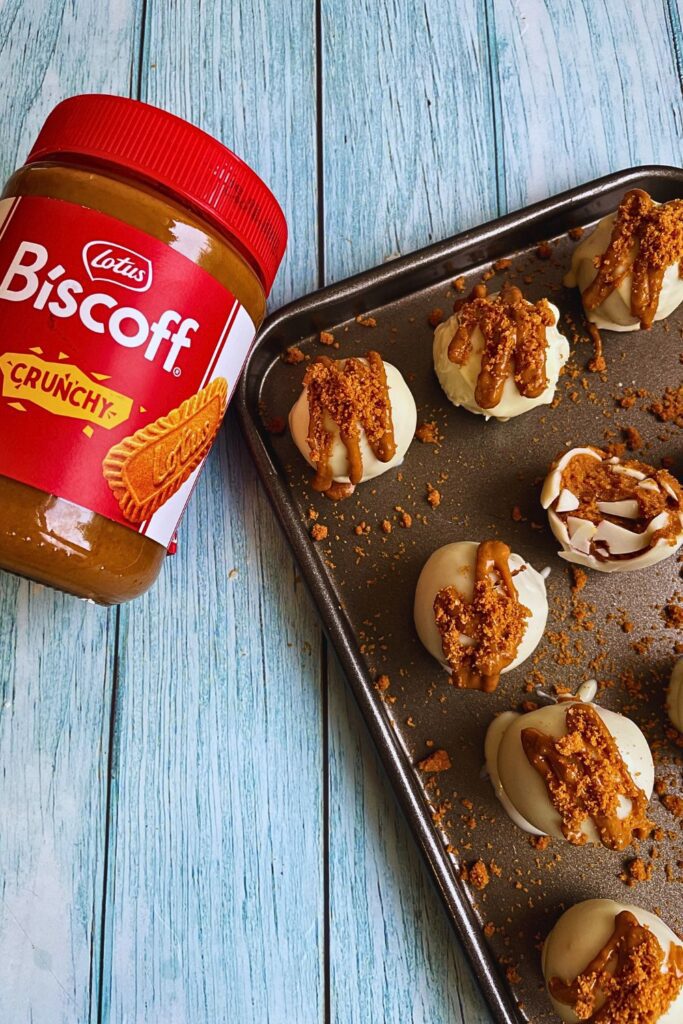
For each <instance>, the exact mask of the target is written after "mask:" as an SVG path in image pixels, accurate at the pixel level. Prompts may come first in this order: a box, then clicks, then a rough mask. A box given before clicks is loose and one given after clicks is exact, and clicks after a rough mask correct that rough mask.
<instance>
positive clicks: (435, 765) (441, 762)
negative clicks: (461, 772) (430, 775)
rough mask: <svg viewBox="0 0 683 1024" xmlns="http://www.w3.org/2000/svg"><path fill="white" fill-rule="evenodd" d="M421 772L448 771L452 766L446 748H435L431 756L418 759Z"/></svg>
mask: <svg viewBox="0 0 683 1024" xmlns="http://www.w3.org/2000/svg"><path fill="white" fill-rule="evenodd" d="M417 767H418V768H419V769H420V771H421V772H447V771H448V770H449V769H450V767H451V759H450V757H449V756H448V751H446V750H435V751H434V753H433V754H430V755H429V757H425V758H424V759H423V760H422V761H418V765H417Z"/></svg>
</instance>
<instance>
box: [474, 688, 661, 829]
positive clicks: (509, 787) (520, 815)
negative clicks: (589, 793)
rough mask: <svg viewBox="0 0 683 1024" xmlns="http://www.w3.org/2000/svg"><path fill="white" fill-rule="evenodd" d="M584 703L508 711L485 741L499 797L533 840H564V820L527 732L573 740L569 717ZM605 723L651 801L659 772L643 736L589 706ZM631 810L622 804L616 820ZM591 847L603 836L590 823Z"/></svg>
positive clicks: (622, 721) (625, 799) (620, 719)
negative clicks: (526, 741) (525, 740)
mask: <svg viewBox="0 0 683 1024" xmlns="http://www.w3.org/2000/svg"><path fill="white" fill-rule="evenodd" d="M581 703H582V702H581V701H575V700H571V701H563V702H560V703H558V704H551V705H548V706H546V707H541V708H538V709H537V710H536V711H530V712H529V713H528V714H524V715H521V714H516V713H515V712H512V711H508V712H505V713H504V714H503V715H499V716H498V717H497V718H494V720H493V722H492V723H491V725H490V726H489V729H488V733H487V736H486V744H485V754H486V768H487V771H488V775H489V777H490V779H491V782H492V784H493V788H494V791H495V793H496V796H497V797H498V799H499V800H500V802H501V804H502V805H503V807H504V809H505V811H506V813H507V814H508V816H509V817H510V818H511V819H512V820H513V821H514V823H515V824H516V825H518V826H519V828H521V829H524V831H525V832H530V833H531V834H533V835H548V836H552V837H553V838H555V839H565V835H564V833H563V831H562V817H561V815H560V813H559V811H558V810H557V809H556V807H555V805H554V804H553V802H552V800H551V798H550V796H549V794H548V790H547V787H546V784H545V781H544V779H543V778H542V777H541V775H540V774H539V773H538V771H536V769H535V768H534V767H533V765H532V764H531V762H530V761H529V759H528V757H527V755H526V753H525V751H524V747H523V745H522V731H523V730H525V729H535V730H538V731H539V732H541V733H544V734H545V735H546V736H549V737H551V738H552V739H560V737H562V736H566V735H567V734H568V729H567V712H568V710H569V709H570V708H571V707H572V706H576V705H581ZM584 706H585V707H590V708H592V709H593V710H594V711H595V712H596V714H597V715H599V717H600V718H601V719H602V722H603V723H604V725H605V726H606V728H607V730H608V732H609V733H610V735H611V736H612V739H613V740H614V743H615V744H616V746H617V748H618V750H619V753H620V755H621V758H622V760H623V762H624V764H625V766H626V768H627V769H628V772H629V775H630V776H631V779H632V780H633V782H634V783H635V785H636V786H637V787H638V788H639V789H641V790H642V791H643V792H644V793H645V796H646V797H647V799H648V800H649V799H650V797H651V796H652V789H653V786H654V778H655V770H654V764H653V761H652V754H651V752H650V748H649V746H648V744H647V740H646V739H645V737H644V736H643V734H642V732H641V731H640V729H639V728H638V726H637V725H636V724H635V722H632V721H631V720H630V719H629V718H625V717H624V716H623V715H618V714H617V713H616V712H614V711H608V710H606V709H605V708H600V707H598V706H597V705H595V704H588V703H587V704H585V705H584ZM631 810H632V801H631V799H630V798H628V797H626V796H621V797H620V798H619V809H618V811H617V818H618V819H620V820H624V819H625V818H627V817H628V816H629V815H630V813H631ZM581 832H582V834H583V835H584V836H585V837H586V841H587V842H589V843H594V844H600V842H601V840H600V836H599V834H598V831H597V829H596V827H595V824H594V822H593V821H592V819H591V818H589V817H586V818H585V819H584V821H583V824H582V827H581Z"/></svg>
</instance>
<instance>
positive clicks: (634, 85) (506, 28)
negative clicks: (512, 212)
mask: <svg viewBox="0 0 683 1024" xmlns="http://www.w3.org/2000/svg"><path fill="white" fill-rule="evenodd" d="M487 6H488V12H489V24H490V37H491V40H492V44H493V45H492V51H491V63H492V70H493V81H494V83H495V91H496V95H497V97H498V106H499V110H500V117H499V119H498V122H497V124H498V130H497V141H498V147H497V151H498V159H499V164H500V166H501V167H502V168H503V169H504V189H503V191H502V194H501V203H502V206H503V207H504V208H505V207H507V208H508V209H517V208H519V207H521V206H524V205H526V204H527V203H530V202H533V201H535V200H537V199H542V198H544V197H545V196H547V195H552V194H553V193H555V192H560V191H561V190H562V189H565V188H570V187H571V186H573V185H578V184H580V183H581V182H583V181H588V180H590V179H591V178H596V177H599V176H600V175H602V174H607V173H609V172H610V171H614V170H618V169H620V168H623V167H629V166H634V165H638V164H644V163H661V164H678V163H680V160H681V153H682V152H683V147H682V137H683V123H682V121H681V86H680V80H679V73H678V69H677V66H676V54H675V51H674V47H673V44H672V39H671V37H670V34H669V24H670V18H669V14H670V13H671V12H674V13H675V11H676V8H675V5H673V4H672V5H671V7H670V8H669V7H668V6H667V3H666V0H663V2H662V3H661V4H660V3H654V4H653V3H652V0H634V2H633V3H631V4H628V5H624V4H620V3H619V2H618V0H602V2H600V3H594V2H593V0H584V2H582V3H573V4H563V3H560V2H559V0H558V2H552V3H547V2H544V0H516V2H515V3H514V4H510V3H509V2H508V0H488V5H487ZM679 24H680V21H679Z"/></svg>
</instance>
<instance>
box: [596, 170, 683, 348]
mask: <svg viewBox="0 0 683 1024" xmlns="http://www.w3.org/2000/svg"><path fill="white" fill-rule="evenodd" d="M674 263H678V272H679V276H681V277H683V200H681V199H672V200H671V201H670V202H668V203H662V204H661V205H660V206H657V205H655V203H654V202H653V200H652V199H651V198H650V196H649V195H648V194H647V192H643V191H642V189H638V188H636V189H632V190H631V191H630V192H627V193H626V195H625V196H624V198H623V199H622V201H621V202H620V204H619V208H618V210H617V215H616V219H615V221H614V227H613V228H612V236H611V238H610V242H609V245H608V247H607V249H606V250H605V252H604V253H603V255H602V256H599V257H597V258H596V265H597V268H598V273H597V275H596V277H595V278H594V279H593V281H591V283H590V284H589V285H588V287H587V288H585V289H584V291H583V293H582V298H583V303H584V306H585V308H586V309H587V310H589V311H590V310H593V309H597V307H598V306H599V305H600V304H601V303H602V302H604V300H605V299H606V298H607V296H608V295H610V294H611V293H612V292H613V291H614V290H615V289H616V288H618V287H619V285H620V284H621V282H622V281H623V280H624V278H625V277H626V276H627V275H628V274H631V315H632V316H634V317H635V318H636V319H637V320H639V321H640V326H641V327H642V328H645V329H647V328H649V327H651V326H652V323H653V321H654V318H655V314H656V313H657V305H658V303H659V296H660V294H661V291H662V282H663V280H664V274H665V272H666V270H667V268H668V267H670V266H672V265H673V264H674Z"/></svg>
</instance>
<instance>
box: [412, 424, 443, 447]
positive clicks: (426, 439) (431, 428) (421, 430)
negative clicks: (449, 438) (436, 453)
mask: <svg viewBox="0 0 683 1024" xmlns="http://www.w3.org/2000/svg"><path fill="white" fill-rule="evenodd" d="M415 437H416V438H417V439H418V441H421V442H422V444H439V443H440V442H441V435H440V434H439V430H438V428H437V425H436V421H435V420H429V421H428V422H426V423H418V426H417V430H416V431H415Z"/></svg>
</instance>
